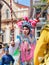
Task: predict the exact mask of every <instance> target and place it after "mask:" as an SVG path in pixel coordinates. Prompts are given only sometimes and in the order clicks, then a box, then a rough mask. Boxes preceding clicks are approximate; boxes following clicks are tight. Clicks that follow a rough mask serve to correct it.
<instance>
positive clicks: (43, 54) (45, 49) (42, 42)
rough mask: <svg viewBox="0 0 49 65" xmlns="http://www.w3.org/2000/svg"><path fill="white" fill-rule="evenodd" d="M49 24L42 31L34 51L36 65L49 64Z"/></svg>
mask: <svg viewBox="0 0 49 65" xmlns="http://www.w3.org/2000/svg"><path fill="white" fill-rule="evenodd" d="M48 62H49V24H46V25H45V26H44V28H43V29H42V31H41V35H40V37H39V40H38V41H37V44H36V47H35V51H34V65H44V64H45V65H48V64H49V63H48Z"/></svg>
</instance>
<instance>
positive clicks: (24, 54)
mask: <svg viewBox="0 0 49 65" xmlns="http://www.w3.org/2000/svg"><path fill="white" fill-rule="evenodd" d="M31 29H32V26H31V24H30V22H28V21H23V23H22V28H21V33H20V35H19V36H17V37H18V38H19V40H20V42H19V50H20V65H26V64H28V65H29V64H32V65H33V63H32V60H33V53H34V48H35V43H36V41H35V38H34V36H33V35H32V34H31V32H32V31H31ZM17 37H16V40H17ZM16 43H17V42H16Z"/></svg>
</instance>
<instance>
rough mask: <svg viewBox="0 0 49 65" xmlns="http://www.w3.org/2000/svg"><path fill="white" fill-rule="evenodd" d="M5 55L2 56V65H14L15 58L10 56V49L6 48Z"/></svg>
mask: <svg viewBox="0 0 49 65" xmlns="http://www.w3.org/2000/svg"><path fill="white" fill-rule="evenodd" d="M4 51H5V54H4V55H3V56H2V64H1V65H10V64H12V65H13V64H14V59H13V57H12V56H11V55H10V54H9V48H8V47H5V48H4Z"/></svg>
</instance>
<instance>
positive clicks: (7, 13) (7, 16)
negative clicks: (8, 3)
mask: <svg viewBox="0 0 49 65" xmlns="http://www.w3.org/2000/svg"><path fill="white" fill-rule="evenodd" d="M6 18H7V19H8V18H9V9H6Z"/></svg>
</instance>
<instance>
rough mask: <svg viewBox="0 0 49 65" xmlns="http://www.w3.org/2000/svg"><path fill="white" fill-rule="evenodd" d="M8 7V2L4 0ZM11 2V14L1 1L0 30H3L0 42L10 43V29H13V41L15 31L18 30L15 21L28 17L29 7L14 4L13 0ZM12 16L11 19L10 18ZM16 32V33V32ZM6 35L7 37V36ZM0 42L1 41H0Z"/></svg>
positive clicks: (8, 0)
mask: <svg viewBox="0 0 49 65" xmlns="http://www.w3.org/2000/svg"><path fill="white" fill-rule="evenodd" d="M5 1H6V2H7V3H8V4H9V6H10V5H11V4H10V0H5ZM11 1H12V10H13V12H12V13H11V10H10V8H9V7H8V6H7V5H6V4H5V2H3V1H2V4H3V7H2V9H1V16H2V17H1V28H2V30H3V36H2V42H6V43H10V41H11V37H12V33H11V28H12V26H13V27H14V39H15V38H16V37H15V34H16V33H15V32H16V31H15V30H16V29H18V28H17V26H15V24H16V22H17V19H19V18H22V17H23V16H28V12H29V7H28V6H25V5H21V4H19V3H15V2H14V0H11ZM11 15H12V17H11ZM17 32H18V31H17ZM7 35H8V36H7ZM0 42H1V40H0Z"/></svg>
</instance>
